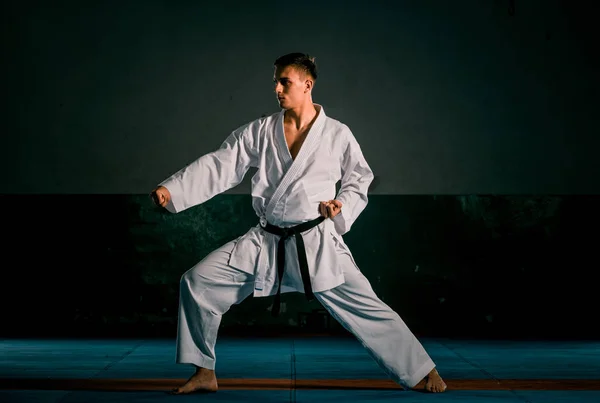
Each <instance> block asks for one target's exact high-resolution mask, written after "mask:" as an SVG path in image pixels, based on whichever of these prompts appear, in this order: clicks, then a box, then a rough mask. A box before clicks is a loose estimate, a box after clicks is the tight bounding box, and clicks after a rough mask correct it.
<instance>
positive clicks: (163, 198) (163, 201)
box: [150, 186, 171, 207]
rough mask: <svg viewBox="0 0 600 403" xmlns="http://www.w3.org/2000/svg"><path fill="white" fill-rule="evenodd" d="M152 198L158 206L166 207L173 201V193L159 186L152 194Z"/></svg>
mask: <svg viewBox="0 0 600 403" xmlns="http://www.w3.org/2000/svg"><path fill="white" fill-rule="evenodd" d="M150 198H151V199H152V201H153V202H154V204H156V205H157V206H160V207H166V206H167V204H169V202H170V201H171V193H170V192H169V189H167V188H166V187H164V186H159V187H157V188H156V189H154V190H153V191H152V193H150Z"/></svg>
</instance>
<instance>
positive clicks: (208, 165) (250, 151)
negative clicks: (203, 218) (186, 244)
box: [159, 122, 258, 213]
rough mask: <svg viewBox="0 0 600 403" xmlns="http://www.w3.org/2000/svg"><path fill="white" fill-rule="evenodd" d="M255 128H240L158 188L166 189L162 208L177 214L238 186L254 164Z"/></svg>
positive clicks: (256, 148) (255, 153) (255, 161)
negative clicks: (214, 148)
mask: <svg viewBox="0 0 600 403" xmlns="http://www.w3.org/2000/svg"><path fill="white" fill-rule="evenodd" d="M257 141H258V124H257V122H252V123H249V124H247V125H244V126H242V127H240V128H239V129H237V130H235V131H234V132H233V133H231V134H230V135H229V137H227V139H226V140H225V141H224V142H223V144H222V145H221V147H220V148H219V149H218V150H216V151H213V152H211V153H208V154H205V155H203V156H202V157H200V158H198V159H197V160H196V161H194V162H192V163H191V164H189V165H188V166H186V167H185V168H183V169H181V170H180V171H178V172H176V173H175V174H173V175H172V176H171V177H169V178H168V179H166V180H165V181H163V182H162V183H160V184H159V186H164V187H165V188H167V189H168V191H169V193H170V196H171V198H170V201H169V202H168V203H167V205H166V206H165V208H166V209H167V210H168V211H170V212H172V213H179V212H181V211H183V210H186V209H188V208H190V207H193V206H196V205H198V204H201V203H204V202H205V201H207V200H210V199H211V198H213V197H214V196H216V195H218V194H220V193H223V192H225V191H226V190H228V189H231V188H232V187H234V186H236V185H238V184H239V183H240V182H241V181H242V179H243V178H244V175H245V174H246V172H248V169H250V167H256V166H257V161H258V144H257Z"/></svg>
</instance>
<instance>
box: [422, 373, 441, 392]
mask: <svg viewBox="0 0 600 403" xmlns="http://www.w3.org/2000/svg"><path fill="white" fill-rule="evenodd" d="M445 390H446V384H445V383H444V381H443V380H442V377H441V376H440V374H439V373H438V372H437V369H435V368H434V369H432V370H431V372H430V373H429V374H428V375H427V376H426V377H425V391H427V392H432V393H438V392H443V391H445Z"/></svg>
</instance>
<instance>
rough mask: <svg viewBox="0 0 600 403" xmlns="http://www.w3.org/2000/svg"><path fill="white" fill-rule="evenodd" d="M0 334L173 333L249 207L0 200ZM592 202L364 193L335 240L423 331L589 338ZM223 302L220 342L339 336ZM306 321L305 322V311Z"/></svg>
mask: <svg viewBox="0 0 600 403" xmlns="http://www.w3.org/2000/svg"><path fill="white" fill-rule="evenodd" d="M0 200H1V201H2V202H3V205H4V206H5V212H6V213H5V217H4V225H3V229H4V234H5V236H4V237H3V238H4V241H3V244H2V257H3V265H2V266H3V269H2V272H3V274H2V276H3V281H2V282H1V288H2V290H1V291H2V298H3V300H4V301H3V303H2V309H3V312H2V315H1V319H0V321H1V325H0V329H1V331H0V333H1V334H0V336H31V337H42V336H61V335H62V336H65V335H71V336H74V335H96V336H103V335H110V336H117V337H118V336H123V337H125V336H143V337H151V336H159V335H163V336H169V337H171V336H174V335H175V330H176V326H175V325H176V319H177V317H176V314H177V310H176V309H177V299H178V294H177V293H178V281H179V278H180V277H181V275H182V274H183V273H184V272H185V271H186V270H187V269H189V268H190V267H191V266H192V265H194V264H195V263H196V262H197V261H199V260H200V259H202V258H203V257H204V256H205V255H206V254H208V253H209V252H210V251H212V250H213V249H215V248H216V247H218V246H220V245H222V244H223V243H225V242H227V241H229V240H231V239H234V238H236V237H237V236H239V235H241V234H243V233H244V232H245V231H246V230H247V229H249V227H250V226H253V225H255V224H256V222H255V220H256V218H255V214H254V212H253V211H252V208H251V205H250V197H249V196H244V195H220V196H217V197H215V198H214V199H212V200H210V201H208V202H207V203H205V204H203V205H200V206H197V207H194V208H192V209H189V210H187V211H185V212H182V213H180V214H177V215H172V214H169V213H166V212H164V211H162V210H160V209H156V208H154V207H153V205H152V204H151V202H150V200H149V198H148V197H147V196H145V195H134V196H131V195H106V196H98V195H97V196H92V195H54V196H49V195H48V196H2V198H1V199H0ZM599 207H600V198H598V197H593V196H529V197H528V196H486V195H465V196H378V195H375V196H371V198H370V202H369V205H368V206H367V208H366V210H365V211H364V212H363V214H362V215H361V217H359V219H358V221H357V222H356V223H355V225H354V227H353V228H352V230H351V231H350V232H349V233H348V234H347V235H346V236H345V240H346V242H347V244H348V245H349V246H350V248H351V250H352V252H353V254H354V256H355V259H356V261H357V263H358V265H359V267H360V268H361V270H362V271H363V273H364V274H365V275H366V276H367V278H368V279H369V280H370V282H371V284H372V286H373V288H374V289H375V291H376V292H377V294H378V295H379V296H380V297H381V298H382V299H383V300H384V301H385V302H386V303H388V304H389V305H390V306H391V307H392V308H393V309H395V310H396V311H397V312H398V313H400V315H401V316H402V317H403V318H404V319H405V321H406V322H407V323H408V324H409V326H410V327H411V328H412V329H413V330H414V331H415V332H417V333H419V334H423V335H444V336H472V337H529V336H531V337H548V338H555V337H567V338H570V337H577V338H581V337H597V336H598V334H597V333H595V330H594V329H595V322H594V321H593V320H591V319H592V318H593V317H595V315H596V314H595V309H596V307H597V301H596V297H595V295H596V294H597V292H596V289H597V284H595V282H594V280H593V278H595V277H594V276H595V274H596V273H595V267H596V266H597V261H596V257H595V252H596V248H597V240H598V236H597V234H596V232H595V231H597V228H598V225H599V224H600V217H599V216H600V214H599V211H600V210H599ZM283 301H284V302H285V303H286V310H285V312H283V313H282V314H281V316H280V317H279V318H277V319H275V318H272V317H271V316H270V313H269V311H268V308H269V306H270V304H271V303H272V298H256V299H253V298H249V299H248V300H246V301H244V302H243V303H242V304H241V305H238V306H234V307H233V308H232V309H231V311H230V312H229V313H227V314H226V315H225V316H224V318H223V322H222V329H221V332H222V333H227V332H230V333H232V334H238V335H239V334H256V333H261V332H262V333H264V332H271V333H273V332H275V333H277V332H279V333H285V332H315V331H317V332H341V333H344V332H343V331H342V330H341V329H340V327H339V326H336V324H335V322H334V321H332V322H331V323H330V325H329V326H325V324H324V323H325V322H323V321H322V320H321V318H319V317H318V316H310V317H309V319H308V320H307V322H306V323H305V322H303V320H302V319H301V314H302V313H310V312H312V311H313V310H315V309H318V308H319V305H318V303H317V302H311V303H307V302H306V301H305V300H304V297H303V295H301V294H285V295H284V296H283ZM315 315H316V314H315Z"/></svg>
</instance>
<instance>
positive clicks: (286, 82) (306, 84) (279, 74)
mask: <svg viewBox="0 0 600 403" xmlns="http://www.w3.org/2000/svg"><path fill="white" fill-rule="evenodd" d="M273 83H274V84H275V94H276V95H277V100H278V101H279V106H280V107H281V108H282V109H292V108H295V107H297V106H300V105H302V104H303V103H304V102H306V99H307V98H309V97H310V90H311V88H312V80H311V78H310V76H307V75H305V74H304V73H303V72H300V71H298V70H297V69H295V68H294V67H292V66H286V67H284V68H283V69H282V68H279V67H277V68H275V75H274V76H273Z"/></svg>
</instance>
